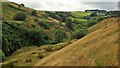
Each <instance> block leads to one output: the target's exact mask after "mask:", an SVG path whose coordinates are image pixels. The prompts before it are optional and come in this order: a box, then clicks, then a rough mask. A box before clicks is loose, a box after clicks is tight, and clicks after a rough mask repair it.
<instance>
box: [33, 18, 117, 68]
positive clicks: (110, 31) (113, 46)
mask: <svg viewBox="0 0 120 68" xmlns="http://www.w3.org/2000/svg"><path fill="white" fill-rule="evenodd" d="M111 19H113V20H114V21H113V22H109V21H111ZM111 19H106V22H104V23H107V22H109V24H106V25H104V26H102V27H100V28H98V29H96V30H95V31H93V32H92V33H90V34H89V35H87V36H85V37H84V38H82V39H80V40H78V41H76V42H74V43H72V44H70V45H68V46H67V47H65V48H63V49H62V50H60V51H57V52H55V53H53V54H52V55H50V56H48V57H46V58H44V59H42V60H41V61H40V62H39V61H38V62H37V64H36V65H35V66H71V65H72V66H106V65H107V66H117V65H118V22H116V19H115V18H111ZM104 23H103V22H101V23H99V25H103V24H104ZM99 25H95V27H94V28H97V27H99Z"/></svg>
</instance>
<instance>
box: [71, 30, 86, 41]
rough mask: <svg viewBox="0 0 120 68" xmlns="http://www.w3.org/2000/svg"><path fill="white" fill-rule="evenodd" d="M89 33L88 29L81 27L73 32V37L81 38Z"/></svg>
mask: <svg viewBox="0 0 120 68" xmlns="http://www.w3.org/2000/svg"><path fill="white" fill-rule="evenodd" d="M87 34H88V31H87V30H85V29H79V30H76V31H74V32H73V34H72V38H75V39H80V38H82V37H84V36H85V35H87Z"/></svg>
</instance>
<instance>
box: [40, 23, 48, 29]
mask: <svg viewBox="0 0 120 68" xmlns="http://www.w3.org/2000/svg"><path fill="white" fill-rule="evenodd" d="M38 25H40V26H41V27H44V28H45V29H49V27H50V25H49V24H48V23H46V22H38Z"/></svg>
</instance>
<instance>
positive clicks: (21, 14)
mask: <svg viewBox="0 0 120 68" xmlns="http://www.w3.org/2000/svg"><path fill="white" fill-rule="evenodd" d="M26 19H27V15H26V14H25V13H24V12H19V13H17V14H16V15H15V16H14V20H18V21H25V20H26Z"/></svg>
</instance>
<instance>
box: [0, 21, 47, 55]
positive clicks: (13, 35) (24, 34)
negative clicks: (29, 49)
mask: <svg viewBox="0 0 120 68" xmlns="http://www.w3.org/2000/svg"><path fill="white" fill-rule="evenodd" d="M2 26H3V32H2V34H3V35H2V43H3V46H2V48H3V52H4V53H5V55H6V56H9V55H11V53H13V52H14V51H15V50H17V49H19V48H21V47H24V46H31V45H36V46H40V45H42V44H45V40H46V38H45V37H46V34H45V33H44V32H43V29H42V28H32V29H30V28H28V27H26V26H24V25H23V24H18V23H16V22H12V23H8V22H3V23H2Z"/></svg>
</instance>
